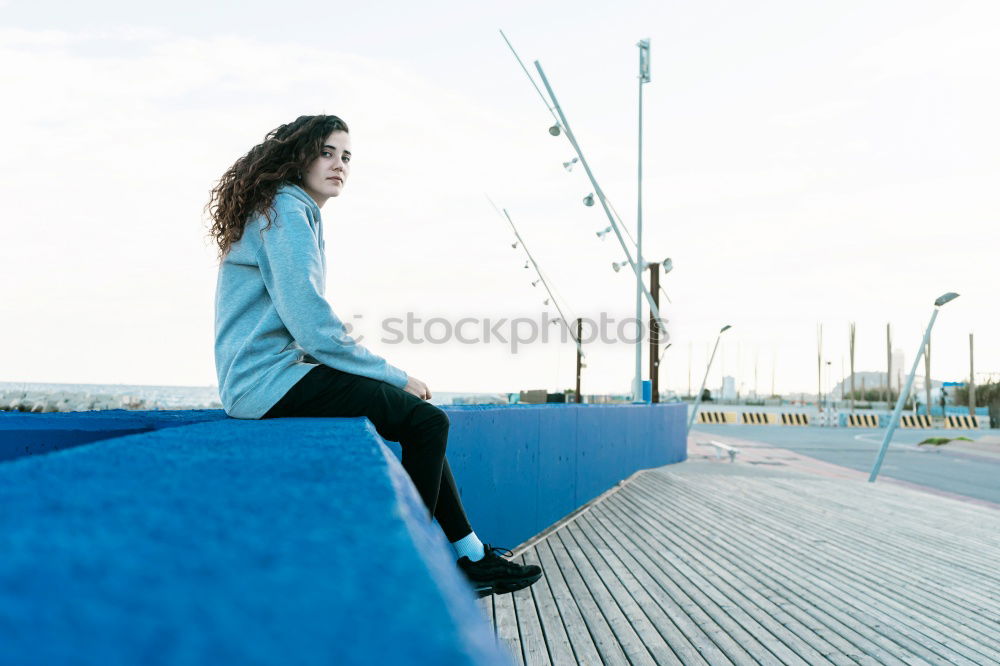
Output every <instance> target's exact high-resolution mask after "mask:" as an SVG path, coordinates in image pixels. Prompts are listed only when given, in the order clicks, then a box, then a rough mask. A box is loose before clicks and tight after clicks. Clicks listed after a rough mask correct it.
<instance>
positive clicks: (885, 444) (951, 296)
mask: <svg viewBox="0 0 1000 666" xmlns="http://www.w3.org/2000/svg"><path fill="white" fill-rule="evenodd" d="M956 298H958V294H956V293H955V292H953V291H949V292H948V293H947V294H943V295H941V296H939V297H938V299H937V300H936V301H934V314H932V315H931V320H930V323H928V324H927V330H926V331H925V332H924V339H923V340H921V341H920V349H918V350H917V355H916V357H915V358H914V359H913V367H912V368H910V376H909V377H907V378H906V386H905V387H904V388H903V390H901V391H900V392H899V397H898V398H897V399H896V409H894V410H893V411H892V418H890V419H889V427H888V428H886V430H885V437H884V438H883V439H882V448H880V449H879V452H878V457H877V458H876V459H875V465H874V466H873V467H872V473H871V476H869V477H868V482H869V483H874V482H875V478H876V477H877V476H878V471H879V469H880V468H881V467H882V461H883V460H884V459H885V452H886V451H887V450H888V449H889V442H890V441H892V434H893V433H894V432H895V431H896V426H897V425H898V424H899V416H900V414H902V412H903V403H904V402H905V401H906V397H907V396H908V395H910V389H911V388H912V387H913V377H914V375H916V374H917V366H918V365H920V357H921V356H923V354H924V348H925V347H926V346H927V342H928V341H929V340H930V339H931V329H932V328H934V320H935V319H937V316H938V311H939V310H940V309H941V306H942V305H944V304H945V303H948V302H949V301H953V300H955V299H956ZM929 411H930V406H928V412H929Z"/></svg>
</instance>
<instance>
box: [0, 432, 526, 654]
mask: <svg viewBox="0 0 1000 666" xmlns="http://www.w3.org/2000/svg"><path fill="white" fill-rule="evenodd" d="M37 416H39V415H32V418H35V417H37ZM0 534H3V541H4V545H3V556H2V557H0V655H2V659H0V661H3V662H4V663H11V664H19V665H22V664H23V665H28V664H67V665H72V664H100V665H102V666H115V665H117V664H144V665H145V664H150V665H156V664H171V665H189V664H191V665H195V664H197V665H201V664H265V663H267V664H279V663H280V664H291V663H295V664H371V663H426V664H471V663H491V664H492V663H508V659H507V658H506V657H505V655H503V654H501V653H499V652H498V651H497V648H496V647H495V644H494V643H493V639H492V634H491V631H490V629H489V627H488V624H487V623H486V621H485V620H484V618H483V616H482V614H481V612H480V611H479V609H478V608H477V607H476V606H475V603H474V600H473V597H472V593H471V591H470V590H469V588H468V586H467V584H466V583H465V582H464V581H463V580H462V579H461V577H460V575H459V573H458V571H457V570H456V568H455V565H454V561H453V558H452V556H451V554H450V553H449V552H448V547H447V544H446V543H445V542H444V539H443V536H442V535H441V534H440V532H439V531H438V530H436V529H434V528H433V527H432V524H431V523H430V522H429V520H428V519H427V516H426V511H425V510H424V508H423V506H422V504H421V503H420V499H419V497H417V496H416V492H415V490H414V489H413V486H412V484H410V483H409V479H408V477H407V476H406V474H405V472H404V471H403V470H402V468H401V467H400V466H399V464H398V462H397V461H396V460H395V458H394V457H393V456H392V455H391V454H389V453H388V452H387V451H386V449H385V447H384V445H383V444H382V443H381V440H380V438H379V437H378V435H377V434H376V433H375V431H374V428H373V427H372V425H371V424H370V423H369V422H368V421H367V420H366V419H360V418H359V419H305V418H303V419H276V420H268V421H240V420H234V419H225V420H215V421H212V422H206V423H198V424H193V425H187V426H184V427H173V428H166V429H160V430H156V431H153V432H147V433H144V434H138V435H129V436H124V437H120V438H116V439H111V440H107V441H103V442H100V443H98V444H94V445H91V446H81V447H76V448H72V449H68V450H64V451H59V452H55V453H51V454H49V455H45V456H37V457H28V458H21V459H19V460H13V461H9V462H6V463H4V464H2V465H0Z"/></svg>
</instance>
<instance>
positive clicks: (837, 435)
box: [691, 425, 1000, 504]
mask: <svg viewBox="0 0 1000 666" xmlns="http://www.w3.org/2000/svg"><path fill="white" fill-rule="evenodd" d="M987 433H989V434H994V435H995V434H996V433H997V431H996V430H992V431H984V430H979V431H963V430H897V431H896V433H895V434H894V435H893V439H892V445H891V446H890V447H889V451H888V452H887V453H886V456H885V460H884V461H883V463H882V468H881V471H880V472H879V476H880V477H882V476H887V477H892V478H895V479H899V480H901V481H908V482H910V483H917V484H920V485H923V486H929V487H931V488H937V489H939V490H943V491H946V492H951V493H957V494H959V495H966V496H968V497H974V498H976V499H981V500H987V501H989V502H996V503H997V504H1000V456H993V455H982V454H977V453H969V452H958V451H949V450H948V448H947V445H946V446H945V447H935V446H917V444H918V442H921V441H923V440H924V439H926V438H928V437H950V438H955V437H959V436H965V437H969V438H970V439H978V438H979V437H982V436H984V435H985V434H987ZM699 434H701V435H711V434H720V435H729V436H730V437H737V438H740V439H749V440H754V441H758V442H764V443H766V444H769V445H771V446H776V447H780V448H783V449H789V450H791V451H795V452H796V453H800V454H802V455H806V456H810V457H813V458H817V459H819V460H823V461H825V462H829V463H833V464H836V465H842V466H844V467H849V468H851V469H855V470H858V471H862V472H865V473H868V472H870V471H871V469H872V465H874V464H875V457H876V456H877V455H878V449H879V446H881V444H882V437H884V436H885V429H884V428H873V429H863V428H822V427H816V426H809V427H797V428H796V427H780V426H751V425H696V426H695V427H694V428H693V430H692V433H691V435H692V437H695V436H696V435H699ZM997 449H998V452H1000V447H997Z"/></svg>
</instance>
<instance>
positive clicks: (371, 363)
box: [257, 201, 409, 388]
mask: <svg viewBox="0 0 1000 666" xmlns="http://www.w3.org/2000/svg"><path fill="white" fill-rule="evenodd" d="M274 208H275V217H274V220H273V222H272V224H271V226H270V227H268V228H267V230H266V231H264V232H263V234H261V236H262V242H261V247H260V249H259V250H258V251H257V262H258V265H259V267H260V273H261V276H262V278H263V280H264V286H265V287H266V288H267V291H268V293H269V294H270V296H271V301H272V302H273V303H274V307H275V309H276V310H277V312H278V316H279V317H281V321H282V323H284V325H285V328H287V329H288V331H289V333H291V334H292V337H293V338H295V341H296V342H298V343H299V345H300V346H301V347H302V348H303V349H304V350H305V351H306V353H308V354H309V355H310V356H312V357H313V358H314V359H315V360H317V361H318V362H320V363H322V364H323V365H328V366H330V367H331V368H334V369H337V370H341V371H343V372H349V373H351V374H354V375H361V376H363V377H369V378H371V379H377V380H381V381H384V382H388V383H389V384H392V385H394V386H398V387H399V388H403V387H405V386H406V384H407V381H408V380H409V377H408V376H407V374H406V373H405V372H403V371H402V370H400V369H399V368H397V367H395V366H393V365H390V364H389V363H388V361H386V360H385V359H384V358H382V357H381V356H378V355H377V354H374V353H372V352H371V351H369V350H368V349H367V348H366V347H364V346H363V345H362V344H361V343H359V342H357V341H355V340H354V338H352V337H351V336H350V335H348V334H347V331H346V330H345V327H344V324H343V323H342V322H341V321H340V318H339V317H337V315H336V314H335V313H334V312H333V309H332V308H331V307H330V304H329V303H328V302H327V300H326V298H324V297H323V293H322V292H323V284H322V283H323V264H322V257H321V255H320V252H321V250H320V248H319V244H318V243H317V239H316V234H315V233H314V232H313V229H312V226H311V225H310V224H309V219H308V218H307V217H306V212H305V210H302V209H301V208H299V207H297V206H294V205H287V204H284V205H282V203H281V202H278V201H276V202H275V207H274Z"/></svg>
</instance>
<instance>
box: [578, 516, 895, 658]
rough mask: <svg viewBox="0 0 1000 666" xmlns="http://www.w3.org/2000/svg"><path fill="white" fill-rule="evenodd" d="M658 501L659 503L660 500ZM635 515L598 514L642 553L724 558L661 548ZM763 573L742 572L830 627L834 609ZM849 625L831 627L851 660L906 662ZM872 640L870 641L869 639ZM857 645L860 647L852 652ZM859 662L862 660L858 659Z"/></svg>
mask: <svg viewBox="0 0 1000 666" xmlns="http://www.w3.org/2000/svg"><path fill="white" fill-rule="evenodd" d="M657 499H658V500H659V499H660V498H657ZM605 513H606V515H605ZM632 515H634V512H633V511H632V510H627V511H626V513H625V514H623V513H621V512H620V511H619V510H618V509H616V508H614V507H610V508H606V512H605V511H602V512H600V513H595V517H598V518H599V519H600V520H602V521H609V524H613V525H618V524H621V525H622V529H625V530H628V531H629V532H631V533H634V535H635V539H636V541H635V543H636V544H637V546H636V548H637V550H639V551H644V550H645V549H646V548H649V547H652V548H655V549H662V550H663V551H666V552H669V553H670V556H671V558H672V559H679V558H681V557H698V558H701V559H712V560H715V559H718V558H720V556H721V555H720V553H719V552H718V551H717V549H716V546H715V545H714V543H712V542H711V541H709V542H708V543H707V544H702V546H701V547H700V550H697V549H696V552H695V553H694V554H693V555H692V554H690V553H688V552H685V551H684V550H683V549H681V548H679V547H678V546H676V545H675V546H673V547H672V548H670V547H665V546H662V545H661V544H660V543H659V542H657V541H656V540H655V539H654V538H653V536H652V535H651V534H648V531H647V529H644V528H642V527H638V526H636V525H634V524H632V523H631V522H630V521H631V516H632ZM623 516H624V517H623ZM657 518H658V517H657ZM685 518H686V519H689V520H692V521H697V520H701V517H700V516H698V517H695V516H693V515H691V514H685ZM611 529H616V528H615V527H612V528H611ZM671 531H673V532H678V533H679V532H681V530H675V529H674V528H673V526H671ZM647 540H648V542H649V543H650V544H652V546H646V545H645V544H644V542H645V541H647ZM740 566H741V565H740V564H739V563H736V564H735V565H734V569H736V570H737V571H738V570H739V569H740ZM762 571H766V569H764V568H763V567H761V568H759V569H753V568H751V567H746V566H744V568H743V572H751V573H753V574H754V575H755V576H757V579H758V580H757V584H758V585H761V586H762V587H763V588H764V589H768V590H769V591H770V592H774V591H782V590H784V593H783V594H782V596H783V598H784V600H785V602H791V603H799V604H800V609H801V610H802V611H804V612H805V613H807V614H809V615H810V616H811V617H812V618H814V619H815V620H818V621H820V622H824V623H826V624H827V625H828V626H829V625H831V620H830V617H829V610H833V609H826V608H823V604H822V602H821V601H819V600H814V599H809V600H802V601H800V598H801V597H797V596H795V593H797V592H798V588H797V586H796V584H795V583H794V581H787V580H785V581H783V582H784V586H782V585H778V584H776V583H775V581H774V580H773V579H771V578H770V577H769V576H767V575H766V574H765V573H762ZM678 578H680V577H678ZM767 584H770V587H765V586H766V585H767ZM789 590H791V592H789ZM788 610H789V612H794V608H792V607H789V609H788ZM799 617H800V618H801V617H802V615H801V614H799ZM834 617H836V613H835V612H834ZM800 621H801V620H800ZM802 622H803V624H807V623H806V621H802ZM849 624H853V622H851V620H850V619H849V618H848V619H847V622H846V623H845V622H840V623H839V624H832V627H833V628H834V629H835V631H840V632H841V634H842V635H844V636H846V637H848V639H849V640H850V645H849V646H848V648H847V649H846V650H844V654H847V656H849V657H851V658H857V656H858V655H859V654H860V655H864V654H868V655H871V656H872V657H874V660H868V663H872V662H873V661H874V663H878V664H887V665H893V666H901V665H902V664H903V663H904V662H903V661H901V660H899V659H896V658H894V657H893V656H892V651H893V650H894V649H896V648H898V646H896V645H895V644H891V642H889V643H890V644H891V645H892V647H891V648H890V649H888V650H887V649H884V646H880V645H879V644H878V641H879V640H880V639H881V637H880V636H878V635H875V634H874V632H871V633H872V634H873V635H872V636H870V637H866V636H864V635H863V633H864V632H861V633H858V632H854V631H852V629H851V628H850V626H849ZM823 637H824V638H825V639H826V640H827V641H828V642H830V643H833V642H834V641H835V640H836V638H835V636H823ZM869 638H870V639H871V640H868V639H869ZM741 645H742V644H741ZM854 646H860V648H855V649H851V648H852V647H854ZM859 661H862V660H860V659H859Z"/></svg>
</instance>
